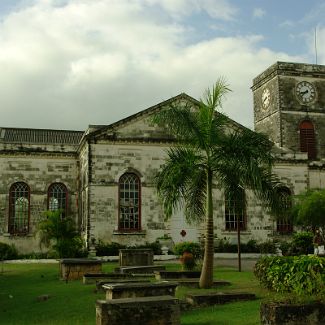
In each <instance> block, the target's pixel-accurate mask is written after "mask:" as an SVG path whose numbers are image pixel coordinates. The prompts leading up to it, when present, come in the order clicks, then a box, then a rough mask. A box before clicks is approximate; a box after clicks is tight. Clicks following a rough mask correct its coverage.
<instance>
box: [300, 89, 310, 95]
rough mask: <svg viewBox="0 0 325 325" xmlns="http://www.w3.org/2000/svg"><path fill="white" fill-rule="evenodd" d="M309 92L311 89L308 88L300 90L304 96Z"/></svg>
mask: <svg viewBox="0 0 325 325" xmlns="http://www.w3.org/2000/svg"><path fill="white" fill-rule="evenodd" d="M308 93H309V89H306V90H300V95H301V96H303V95H306V94H308Z"/></svg>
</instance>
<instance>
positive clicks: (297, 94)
mask: <svg viewBox="0 0 325 325" xmlns="http://www.w3.org/2000/svg"><path fill="white" fill-rule="evenodd" d="M252 91H253V97H254V121H255V130H256V131H257V132H263V133H266V134H267V135H268V137H269V138H270V140H272V141H273V142H274V143H275V150H274V151H275V154H276V156H277V163H276V166H275V170H274V171H275V173H277V174H278V175H279V176H280V178H281V180H282V182H283V184H285V186H284V187H283V188H282V189H281V191H283V193H284V194H286V195H288V197H289V196H290V195H295V194H298V193H300V192H302V191H304V190H306V189H309V188H324V187H325V66H321V65H312V64H298V63H285V62H277V63H275V64H274V65H272V66H271V67H269V68H268V69H267V70H265V71H264V72H263V73H261V74H260V75H258V76H257V77H256V78H255V79H254V80H253V86H252ZM184 102H186V103H187V104H191V105H193V106H195V105H197V103H198V102H197V101H196V100H195V99H194V98H192V97H190V96H188V95H186V94H180V95H178V96H176V97H173V98H171V99H169V100H167V101H164V102H162V103H159V104H157V105H155V106H153V107H150V108H148V109H146V110H143V111H141V112H139V113H137V114H134V115H132V116H129V117H127V118H125V119H123V120H120V121H118V122H116V123H113V124H110V125H100V126H99V125H95V126H89V128H88V129H87V130H86V131H85V132H81V131H63V130H45V129H24V128H7V127H1V128H0V168H1V169H0V172H1V178H0V242H7V243H14V244H15V245H16V247H17V248H18V249H19V251H20V252H22V253H27V252H31V251H39V245H38V239H37V236H35V228H36V224H37V222H38V221H39V220H40V219H41V218H42V217H43V212H44V211H46V210H56V209H62V211H63V215H64V216H71V217H73V218H74V219H75V220H76V223H77V224H78V226H79V229H80V232H81V234H82V236H83V238H84V239H85V242H86V244H87V245H89V243H90V242H91V239H92V238H95V239H96V240H98V239H101V240H103V241H104V242H118V243H121V244H133V245H134V244H140V243H145V242H152V241H154V240H155V239H156V238H158V237H162V236H164V235H168V236H171V237H172V239H173V241H174V242H179V241H185V240H186V241H187V240H194V241H198V240H200V238H201V237H202V236H203V231H204V229H203V225H195V224H187V223H186V221H185V219H184V218H183V215H182V211H177V212H175V214H174V215H173V216H172V218H171V219H170V220H167V221H166V220H165V218H164V213H163V211H162V207H161V204H160V202H159V199H158V197H157V193H156V189H155V184H154V175H155V174H156V172H157V171H158V170H159V168H160V166H161V165H162V164H163V163H164V157H165V156H166V149H167V148H168V147H169V146H170V145H171V144H172V141H171V139H170V137H168V135H167V133H166V132H165V130H164V129H161V128H158V127H157V126H156V125H154V124H153V123H152V120H151V117H152V115H153V114H154V113H155V112H157V111H159V110H161V109H164V108H166V107H169V106H170V105H171V104H182V103H184ZM229 124H230V127H232V126H233V127H236V128H238V127H240V128H244V127H243V126H241V125H240V124H238V123H236V122H235V121H232V120H229ZM245 194H246V197H247V200H248V206H247V209H246V211H243V214H242V215H241V216H240V221H241V222H240V223H241V228H242V238H243V241H247V240H248V239H252V238H253V239H256V240H259V241H265V240H266V239H269V238H274V237H279V236H280V237H283V236H287V235H290V233H291V232H292V230H293V227H292V225H291V224H290V222H288V221H285V220H278V221H275V220H273V219H272V218H271V217H270V216H269V215H268V214H267V213H266V212H265V210H264V209H263V208H262V207H261V205H260V204H259V202H258V201H257V200H256V198H255V197H254V196H253V194H252V193H245ZM214 198H215V203H214V215H215V233H216V236H217V237H218V238H224V237H226V238H228V239H229V240H230V241H232V240H235V238H236V226H237V225H236V216H235V214H234V213H233V211H232V209H231V206H232V203H233V202H232V203H231V202H228V201H227V198H226V197H225V194H224V193H223V191H222V189H219V188H217V187H216V188H215V190H214Z"/></svg>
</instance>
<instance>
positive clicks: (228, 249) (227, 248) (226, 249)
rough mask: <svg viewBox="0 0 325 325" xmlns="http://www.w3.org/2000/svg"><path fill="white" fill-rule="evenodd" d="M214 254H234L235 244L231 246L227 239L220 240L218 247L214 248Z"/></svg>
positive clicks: (235, 250)
mask: <svg viewBox="0 0 325 325" xmlns="http://www.w3.org/2000/svg"><path fill="white" fill-rule="evenodd" d="M214 251H215V252H216V253H236V252H237V251H238V249H237V244H231V243H230V242H229V240H228V239H227V238H223V239H220V240H219V242H218V245H217V246H216V247H215V248H214Z"/></svg>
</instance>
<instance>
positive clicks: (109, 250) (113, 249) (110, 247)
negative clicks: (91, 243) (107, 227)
mask: <svg viewBox="0 0 325 325" xmlns="http://www.w3.org/2000/svg"><path fill="white" fill-rule="evenodd" d="M95 246H96V255H97V256H117V255H118V254H119V250H120V249H124V248H126V246H125V245H121V244H119V243H114V242H112V243H104V242H103V241H102V240H99V241H98V242H97V244H96V245H95Z"/></svg>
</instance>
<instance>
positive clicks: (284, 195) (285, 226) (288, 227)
mask: <svg viewBox="0 0 325 325" xmlns="http://www.w3.org/2000/svg"><path fill="white" fill-rule="evenodd" d="M279 194H280V195H281V201H282V203H283V207H284V208H285V209H290V208H291V206H292V196H291V191H290V190H289V189H288V188H287V187H282V188H280V189H279ZM276 230H277V232H278V233H279V234H290V233H292V231H293V225H292V222H291V221H290V220H289V219H288V217H286V216H284V217H282V218H279V219H278V220H277V223H276Z"/></svg>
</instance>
